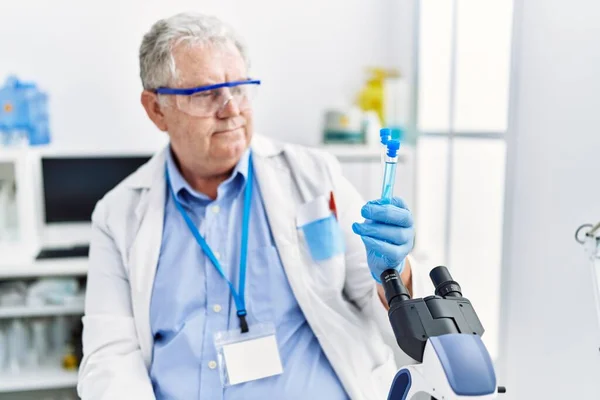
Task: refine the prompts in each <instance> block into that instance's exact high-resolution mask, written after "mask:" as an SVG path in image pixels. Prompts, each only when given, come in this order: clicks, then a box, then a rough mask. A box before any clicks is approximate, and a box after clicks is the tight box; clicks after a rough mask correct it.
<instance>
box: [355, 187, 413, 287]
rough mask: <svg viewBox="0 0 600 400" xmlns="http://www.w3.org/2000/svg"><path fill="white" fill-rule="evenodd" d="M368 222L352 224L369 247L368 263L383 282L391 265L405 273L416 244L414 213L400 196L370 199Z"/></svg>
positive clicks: (364, 212) (365, 209)
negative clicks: (409, 256) (406, 264)
mask: <svg viewBox="0 0 600 400" xmlns="http://www.w3.org/2000/svg"><path fill="white" fill-rule="evenodd" d="M361 215H362V216H363V217H364V218H365V222H363V223H357V222H355V223H354V224H352V230H353V231H354V233H356V234H357V235H360V237H361V239H362V241H363V243H364V244H365V247H366V249H367V263H368V265H369V268H370V269H371V274H372V275H373V278H375V280H376V281H377V282H379V283H381V281H380V278H379V277H380V275H381V273H382V272H383V271H385V270H387V269H395V270H396V271H398V273H402V270H403V269H404V260H405V259H406V256H407V255H408V253H410V251H411V250H412V248H413V243H414V238H415V231H414V228H413V216H412V213H411V212H410V211H409V210H408V209H407V208H406V206H405V204H404V201H403V200H402V199H401V198H399V197H394V198H393V199H392V201H391V203H390V201H389V200H384V199H379V200H373V201H369V202H368V203H367V204H365V205H364V206H363V208H362V209H361Z"/></svg>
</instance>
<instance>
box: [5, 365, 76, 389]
mask: <svg viewBox="0 0 600 400" xmlns="http://www.w3.org/2000/svg"><path fill="white" fill-rule="evenodd" d="M76 385H77V371H66V370H64V369H62V368H60V367H58V366H53V367H41V368H29V369H25V370H22V371H18V372H3V371H0V393H8V392H24V391H33V390H49V389H63V388H72V387H75V386H76Z"/></svg>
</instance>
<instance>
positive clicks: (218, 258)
mask: <svg viewBox="0 0 600 400" xmlns="http://www.w3.org/2000/svg"><path fill="white" fill-rule="evenodd" d="M215 257H216V258H217V260H220V259H221V253H219V252H218V251H215Z"/></svg>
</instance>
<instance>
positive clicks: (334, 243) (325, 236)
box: [297, 196, 344, 262]
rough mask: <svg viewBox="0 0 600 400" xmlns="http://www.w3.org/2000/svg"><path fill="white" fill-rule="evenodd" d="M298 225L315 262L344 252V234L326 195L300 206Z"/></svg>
mask: <svg viewBox="0 0 600 400" xmlns="http://www.w3.org/2000/svg"><path fill="white" fill-rule="evenodd" d="M297 227H298V229H301V230H302V234H303V236H304V241H305V243H306V245H307V247H308V250H309V252H310V256H311V258H312V259H313V261H315V262H321V261H325V260H329V259H331V258H333V257H335V256H337V255H339V254H343V253H344V236H343V234H342V230H341V229H340V225H339V223H338V221H337V218H336V216H335V215H334V214H333V212H332V211H331V210H330V209H329V202H328V201H327V198H326V197H325V196H319V197H317V198H316V199H314V200H313V201H310V202H308V203H305V204H303V205H302V206H301V207H300V211H299V213H298V218H297Z"/></svg>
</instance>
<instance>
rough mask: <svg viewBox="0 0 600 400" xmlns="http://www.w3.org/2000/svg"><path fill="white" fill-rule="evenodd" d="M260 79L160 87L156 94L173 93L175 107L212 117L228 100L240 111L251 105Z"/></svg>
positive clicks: (200, 115) (187, 112)
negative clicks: (180, 87) (183, 87)
mask: <svg viewBox="0 0 600 400" xmlns="http://www.w3.org/2000/svg"><path fill="white" fill-rule="evenodd" d="M259 85H260V80H250V79H249V80H243V81H235V82H225V83H219V84H216V85H208V86H200V87H195V88H188V89H178V88H166V87H160V88H158V89H156V94H163V95H164V94H166V95H175V100H176V103H177V108H179V109H180V110H181V111H183V112H185V113H186V114H189V115H193V116H196V117H212V116H215V115H218V114H219V112H221V110H222V109H223V108H224V107H225V106H226V105H227V104H229V103H230V102H232V103H233V104H234V105H235V106H236V107H237V108H238V109H239V110H240V111H247V110H249V109H250V108H251V107H252V100H253V99H254V98H255V96H256V92H257V90H258V86H259Z"/></svg>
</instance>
